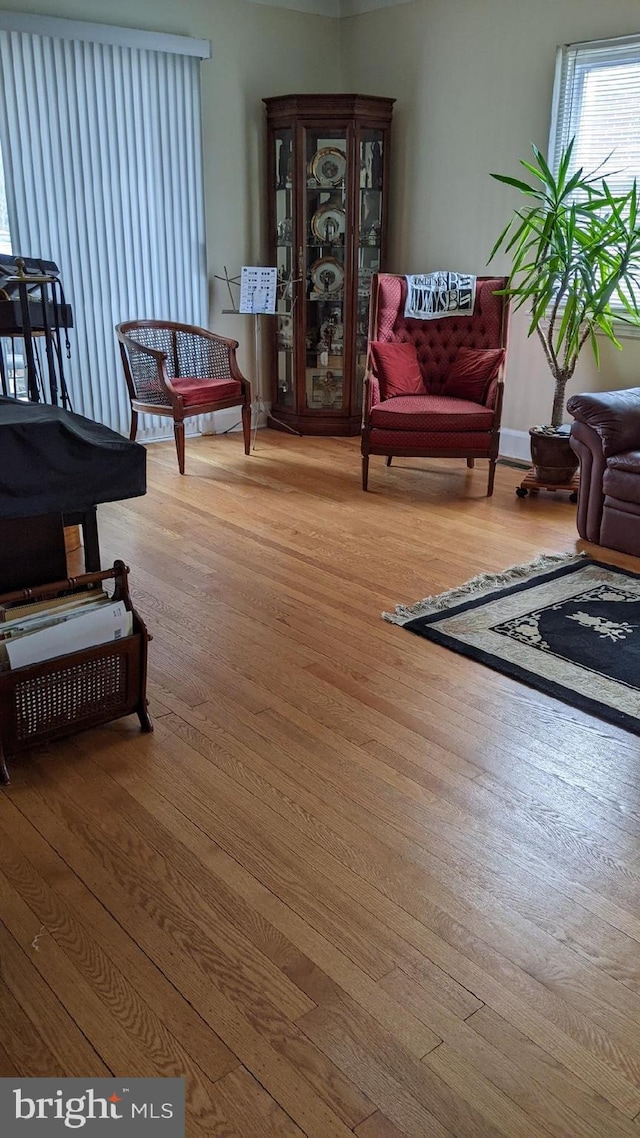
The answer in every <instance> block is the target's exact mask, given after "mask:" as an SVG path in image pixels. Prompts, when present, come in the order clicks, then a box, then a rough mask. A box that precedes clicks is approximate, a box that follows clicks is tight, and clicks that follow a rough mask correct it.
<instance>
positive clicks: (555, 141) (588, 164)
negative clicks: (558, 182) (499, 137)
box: [549, 36, 640, 192]
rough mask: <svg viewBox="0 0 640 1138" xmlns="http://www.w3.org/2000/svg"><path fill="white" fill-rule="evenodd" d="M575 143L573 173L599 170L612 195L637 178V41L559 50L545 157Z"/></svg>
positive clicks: (639, 157)
mask: <svg viewBox="0 0 640 1138" xmlns="http://www.w3.org/2000/svg"><path fill="white" fill-rule="evenodd" d="M572 138H575V145H574V153H573V156H572V169H573V170H575V169H578V168H579V167H580V166H582V167H584V169H585V172H588V171H591V170H595V169H596V168H597V167H601V171H600V173H601V175H602V176H604V177H605V178H606V179H607V182H608V183H609V185H610V187H611V189H612V190H614V191H615V192H624V191H625V190H628V189H630V188H631V184H632V182H633V180H634V178H635V177H637V176H638V175H640V36H625V37H623V38H619V39H610V40H600V41H595V42H591V43H577V44H568V45H566V46H565V47H562V48H560V49H559V51H558V58H557V64H556V82H555V88H554V105H553V117H552V124H551V137H550V144H549V157H550V161H551V164H552V168H553V169H557V168H558V161H559V155H560V153H561V151H562V150H563V148H564V147H566V145H567V144H568V143H569V142H570V140H571V139H572Z"/></svg>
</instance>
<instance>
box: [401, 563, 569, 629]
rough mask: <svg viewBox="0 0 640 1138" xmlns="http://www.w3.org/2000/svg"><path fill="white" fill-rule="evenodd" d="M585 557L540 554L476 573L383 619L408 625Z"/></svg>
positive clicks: (404, 606)
mask: <svg viewBox="0 0 640 1138" xmlns="http://www.w3.org/2000/svg"><path fill="white" fill-rule="evenodd" d="M585 557H586V554H584V553H541V554H540V555H539V556H538V557H536V558H535V560H534V561H529V562H528V563H527V564H526V565H512V566H511V568H510V569H505V570H504V572H503V573H479V574H478V575H477V577H472V578H471V580H470V581H465V583H464V585H458V586H457V588H455V589H447V590H446V591H445V592H444V593H437V594H436V595H435V596H433V597H424V598H423V600H421V601H418V602H417V603H416V604H415V605H411V607H408V606H407V605H396V608H395V612H383V614H382V617H383V620H387V621H388V622H389V624H399V625H403V624H407V622H408V621H410V620H415V619H416V617H419V616H429V615H430V614H431V613H434V612H441V611H443V610H444V609H448V608H453V606H454V605H456V604H457V603H458V602H459V601H466V600H468V599H469V598H470V597H480V596H482V594H483V593H490V592H491V591H492V590H493V589H496V588H506V587H507V586H508V585H515V584H516V583H517V582H519V581H525V580H526V579H527V578H528V577H535V576H536V575H537V574H539V573H545V572H548V571H551V570H552V569H559V568H560V567H561V566H562V565H569V564H570V562H572V561H581V560H583V559H584V558H585Z"/></svg>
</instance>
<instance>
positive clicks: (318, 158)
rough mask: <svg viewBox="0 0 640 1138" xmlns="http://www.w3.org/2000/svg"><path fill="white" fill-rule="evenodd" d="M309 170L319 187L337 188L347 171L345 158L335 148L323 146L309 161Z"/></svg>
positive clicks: (344, 155)
mask: <svg viewBox="0 0 640 1138" xmlns="http://www.w3.org/2000/svg"><path fill="white" fill-rule="evenodd" d="M309 169H310V170H311V173H312V174H313V176H314V178H315V180H316V182H318V183H319V185H321V186H337V185H338V183H339V182H341V181H342V179H343V178H344V175H345V170H346V169H347V156H346V154H345V152H344V150H338V148H337V147H336V146H323V147H322V149H321V150H317V151H316V153H315V154H314V156H313V158H312V159H311V164H310V167H309Z"/></svg>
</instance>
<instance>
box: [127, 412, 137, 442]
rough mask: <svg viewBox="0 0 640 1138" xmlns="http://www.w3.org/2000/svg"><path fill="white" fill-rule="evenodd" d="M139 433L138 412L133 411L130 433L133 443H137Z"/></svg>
mask: <svg viewBox="0 0 640 1138" xmlns="http://www.w3.org/2000/svg"><path fill="white" fill-rule="evenodd" d="M137 433H138V412H137V411H132V412H131V430H130V431H129V439H130V440H131V442H132V443H134V442H135V441H136V435H137Z"/></svg>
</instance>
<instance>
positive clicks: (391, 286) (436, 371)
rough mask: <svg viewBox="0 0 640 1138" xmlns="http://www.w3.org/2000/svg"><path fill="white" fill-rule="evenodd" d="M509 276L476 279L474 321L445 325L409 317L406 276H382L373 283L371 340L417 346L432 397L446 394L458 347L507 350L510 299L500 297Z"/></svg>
mask: <svg viewBox="0 0 640 1138" xmlns="http://www.w3.org/2000/svg"><path fill="white" fill-rule="evenodd" d="M506 283H507V281H506V278H505V277H478V278H477V281H476V300H475V305H474V310H473V315H472V316H445V317H443V318H442V319H441V320H409V319H406V318H405V315H404V306H405V301H406V297H407V281H406V277H403V276H395V275H392V274H391V273H378V274H377V276H376V277H374V279H373V289H372V298H371V327H370V331H369V339H370V340H387V341H394V342H400V343H406V342H411V343H413V344H414V345H415V348H416V352H417V354H418V361H419V363H420V370H421V372H422V379H423V382H424V385H425V387H426V389H427V391H428V392H429V394H431V395H438V394H440V392H441V391H442V388H443V386H444V383H445V380H446V378H447V374H448V372H449V369H450V367H451V364H452V363H453V360H454V358H455V356H456V353H457V351H458V348H506V347H507V331H508V320H507V313H508V307H509V305H508V297H504V296H496V295H495V290H496V289H500V288H504V287H505V285H506Z"/></svg>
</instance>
